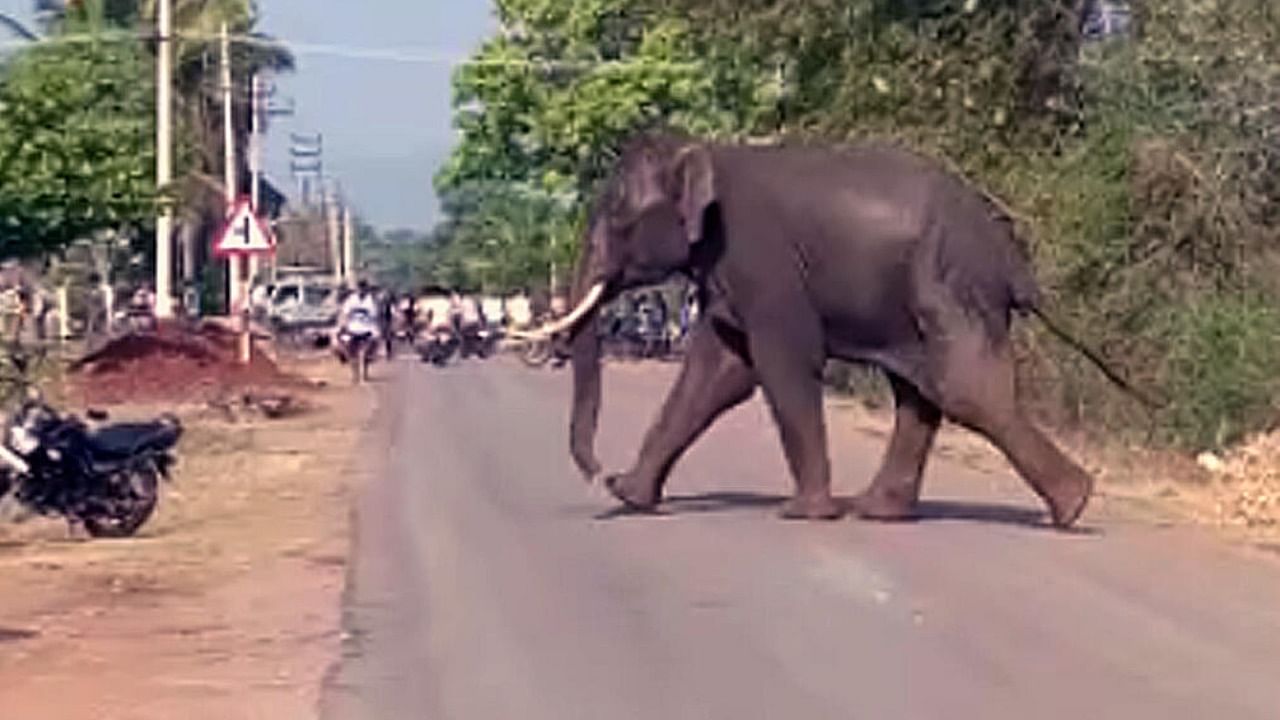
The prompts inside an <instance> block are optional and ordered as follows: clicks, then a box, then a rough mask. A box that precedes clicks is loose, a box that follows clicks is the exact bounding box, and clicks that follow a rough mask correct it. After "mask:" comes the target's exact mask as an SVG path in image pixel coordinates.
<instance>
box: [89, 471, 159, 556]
mask: <svg viewBox="0 0 1280 720" xmlns="http://www.w3.org/2000/svg"><path fill="white" fill-rule="evenodd" d="M125 473H126V476H127V479H128V485H127V488H126V490H127V492H128V495H129V497H127V498H120V499H117V500H116V501H115V502H114V503H112V505H113V507H112V508H111V510H110V511H107V512H103V513H101V514H95V515H90V516H88V517H85V518H83V521H84V528H85V530H87V531H88V532H89V535H91V536H92V537H95V538H126V537H132V536H133V534H134V533H136V532H138V528H140V527H142V525H143V524H144V523H146V522H147V520H149V519H150V518H151V513H153V512H155V509H156V502H157V501H158V500H159V499H160V473H159V471H158V470H157V469H156V466H155V463H154V462H152V461H150V460H147V461H146V462H144V463H139V464H136V465H134V466H133V467H130V468H129V469H128V470H126V471H125Z"/></svg>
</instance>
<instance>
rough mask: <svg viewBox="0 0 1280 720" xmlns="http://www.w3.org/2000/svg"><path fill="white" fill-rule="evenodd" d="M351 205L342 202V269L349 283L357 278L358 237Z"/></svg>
mask: <svg viewBox="0 0 1280 720" xmlns="http://www.w3.org/2000/svg"><path fill="white" fill-rule="evenodd" d="M352 224H353V223H352V222H351V207H350V206H349V205H347V204H346V203H343V204H342V270H343V274H344V275H345V276H346V280H347V282H348V283H352V282H354V281H355V279H356V238H355V234H354V232H353V231H352Z"/></svg>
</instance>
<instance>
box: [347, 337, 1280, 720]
mask: <svg viewBox="0 0 1280 720" xmlns="http://www.w3.org/2000/svg"><path fill="white" fill-rule="evenodd" d="M375 371H376V372H379V373H381V374H382V376H383V377H384V378H386V379H385V380H384V381H383V383H382V386H381V387H380V388H379V392H381V393H382V394H383V408H382V412H381V419H380V420H379V421H378V426H377V427H375V428H372V429H371V430H370V438H371V439H370V454H371V458H375V460H373V461H376V462H382V463H384V465H385V467H383V470H382V472H381V479H380V481H378V482H376V483H374V484H372V485H371V486H370V487H369V488H368V490H367V491H366V493H365V495H364V497H363V498H362V499H361V501H360V504H359V507H358V510H357V512H358V522H357V535H356V539H355V542H356V550H355V561H354V564H353V567H352V571H351V575H350V582H349V587H348V591H347V597H346V610H345V620H346V626H347V636H346V643H345V653H344V657H343V658H342V660H341V662H340V663H338V664H337V665H336V666H335V668H334V670H333V672H332V673H331V676H330V678H329V680H328V683H327V687H326V691H325V696H324V701H323V708H322V715H323V717H324V718H326V719H327V720H335V719H340V720H347V719H365V718H368V719H375V718H376V719H377V720H399V719H402V718H403V719H405V720H409V719H414V720H421V719H429V720H435V719H452V718H460V719H464V720H488V719H491V718H492V719H504V720H505V719H513V718H519V719H521V720H525V719H528V720H542V719H544V718H545V719H547V720H552V719H555V720H570V719H577V718H582V719H584V720H588V719H589V720H613V719H618V720H622V719H630V718H637V719H638V718H645V719H651V718H691V719H692V718H698V719H706V718H716V719H719V718H726V719H729V718H733V719H734V720H742V719H747V718H872V719H879V718H922V719H933V718H950V719H957V718H982V719H984V720H997V719H1001V718H1038V719H1048V718H1076V719H1078V718H1089V719H1090V720H1101V719H1107V718H1125V719H1126V720H1133V719H1135V718H1160V719H1161V720H1169V719H1173V718H1223V719H1226V718H1231V719H1246V718H1268V719H1274V718H1277V717H1280V563H1276V562H1274V561H1273V560H1271V559H1270V558H1268V557H1267V556H1265V555H1264V554H1256V555H1255V554H1254V553H1250V552H1246V551H1244V550H1242V549H1240V548H1235V547H1230V546H1227V545H1226V544H1224V543H1222V542H1219V541H1217V540H1214V539H1212V538H1208V537H1205V536H1203V535H1202V534H1198V533H1196V532H1193V531H1189V530H1180V529H1172V528H1160V527H1156V526H1153V525H1151V524H1149V523H1145V524H1144V523H1142V522H1137V521H1126V520H1124V519H1122V518H1118V517H1111V516H1110V513H1109V512H1107V511H1106V509H1105V508H1103V509H1102V510H1100V511H1094V512H1091V513H1088V514H1086V516H1085V526H1086V531H1085V532H1081V533H1077V534H1063V533H1059V532H1055V531H1052V530H1049V529H1047V528H1045V527H1044V526H1043V525H1042V519H1041V512H1040V507H1039V505H1038V503H1037V502H1036V501H1035V500H1034V498H1033V497H1032V496H1031V494H1030V493H1029V492H1028V491H1027V490H1025V489H1024V488H1023V487H1022V486H1021V485H1020V484H1018V482H1017V481H1016V479H1014V478H1012V476H1010V475H1009V474H1008V472H1007V471H1000V472H996V473H991V472H982V471H978V470H975V469H972V468H970V467H968V466H966V465H964V464H961V463H958V462H956V461H954V460H946V459H939V458H935V460H934V462H933V463H932V464H931V466H930V471H929V476H928V480H927V483H926V494H927V496H928V497H929V502H928V504H927V505H926V518H925V519H924V520H923V521H921V522H917V523H912V524H905V525H878V524H869V523H863V522H858V521H856V520H846V521H840V522H836V523H831V524H803V523H802V524H793V523H787V522H783V521H781V520H776V519H775V518H774V512H775V510H776V508H777V505H778V504H779V503H780V502H781V501H782V499H783V497H782V496H783V494H785V493H786V492H787V490H788V487H789V480H788V478H787V475H786V472H785V468H784V464H783V460H782V456H781V453H780V450H779V444H778V441H777V439H776V437H775V435H774V431H773V427H772V425H771V424H770V423H769V421H768V418H767V415H766V414H765V412H764V410H763V407H762V405H761V404H760V403H759V402H758V401H757V402H753V404H751V405H749V406H747V407H744V408H741V409H740V410H738V411H736V412H735V413H733V414H731V415H730V416H727V417H725V418H723V419H722V420H721V422H720V424H719V425H717V426H716V427H715V428H713V430H712V432H711V433H709V434H708V435H707V436H706V437H705V438H703V439H702V441H701V442H700V443H699V444H698V445H697V446H696V448H695V450H694V451H693V452H692V453H691V454H690V456H689V457H688V458H687V459H686V460H685V461H684V462H683V463H682V464H681V465H680V466H679V468H678V470H677V473H676V475H675V477H674V478H673V480H672V482H671V485H670V488H669V491H670V493H671V494H672V496H673V498H674V499H673V501H672V502H671V503H670V505H669V507H668V508H667V513H666V514H664V515H662V516H658V517H637V516H615V515H613V514H611V513H610V512H609V511H610V510H611V508H613V507H614V506H613V504H612V503H611V502H610V500H609V499H608V498H607V496H606V495H605V494H604V492H603V491H602V490H601V489H599V488H588V487H587V486H586V485H585V484H584V483H583V482H582V481H581V480H580V479H579V477H578V475H577V474H576V473H575V472H574V471H573V470H572V468H571V464H570V460H569V457H568V452H567V440H566V432H567V430H566V428H567V424H568V423H567V416H568V399H569V381H568V374H567V373H566V372H555V371H551V370H543V371H532V370H528V369H525V368H523V367H521V366H519V365H516V364H513V363H508V362H505V361H491V362H489V363H487V364H470V365H464V366H459V367H453V368H449V369H446V370H433V369H430V368H427V367H424V366H421V365H418V364H416V363H409V362H403V363H400V364H398V366H397V367H395V368H392V367H390V366H387V365H382V366H378V367H376V368H375ZM671 377H672V375H671V371H670V370H669V369H642V368H639V367H623V368H611V369H610V370H608V371H607V375H606V383H605V412H604V417H603V425H602V433H601V435H602V437H601V451H602V452H601V455H602V458H603V459H605V460H606V462H607V463H608V464H610V465H611V466H612V467H619V466H621V465H623V464H624V463H626V462H627V461H628V460H629V459H630V457H631V454H632V452H633V448H634V447H635V446H636V445H637V444H638V442H639V438H640V436H641V434H642V433H643V431H644V428H645V427H646V426H647V424H648V422H649V420H650V418H651V416H652V414H653V413H654V412H655V410H656V408H657V406H658V403H659V402H660V401H661V399H662V396H663V393H664V392H665V389H666V387H667V385H668V384H669V382H670V380H671ZM831 426H832V428H831V430H832V435H833V461H834V467H835V473H836V475H837V477H838V481H837V482H838V491H839V492H840V493H842V494H846V495H847V494H852V493H854V492H856V491H857V490H859V489H860V488H861V486H862V485H863V484H864V483H865V482H866V481H867V479H868V478H869V477H870V475H871V473H872V472H873V471H874V469H875V465H876V462H877V460H878V458H879V456H880V453H881V451H882V447H883V439H881V438H876V437H872V436H870V435H868V434H867V433H865V432H856V431H854V430H852V429H849V428H847V427H845V426H844V425H843V424H842V423H841V422H840V421H839V420H838V419H837V420H833V421H832V422H831ZM384 453H385V461H383V460H377V459H376V458H379V457H381V456H382V455H383V454H384Z"/></svg>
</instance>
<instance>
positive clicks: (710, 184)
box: [674, 145, 717, 244]
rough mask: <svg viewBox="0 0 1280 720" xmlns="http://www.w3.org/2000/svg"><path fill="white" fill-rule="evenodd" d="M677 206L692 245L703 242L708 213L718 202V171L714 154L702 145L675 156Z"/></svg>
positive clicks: (686, 149) (689, 148)
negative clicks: (716, 172)
mask: <svg viewBox="0 0 1280 720" xmlns="http://www.w3.org/2000/svg"><path fill="white" fill-rule="evenodd" d="M674 176H675V186H676V187H675V192H676V194H677V196H678V197H677V200H676V204H677V205H678V206H679V208H680V216H681V217H682V218H683V219H684V229H685V234H686V235H687V236H688V240H689V243H690V244H693V243H696V242H698V241H699V240H701V239H702V234H703V231H704V229H705V219H706V215H707V210H709V209H710V208H711V205H712V204H713V203H715V201H716V199H717V198H716V177H715V168H713V167H712V165H711V153H710V152H708V151H707V148H705V147H704V146H702V145H690V146H689V147H686V148H684V149H683V150H681V151H680V152H678V153H677V154H676V157H675V173H674Z"/></svg>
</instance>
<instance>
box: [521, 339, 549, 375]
mask: <svg viewBox="0 0 1280 720" xmlns="http://www.w3.org/2000/svg"><path fill="white" fill-rule="evenodd" d="M550 359H551V343H549V342H547V341H546V340H530V341H529V344H528V345H526V346H525V348H524V352H522V353H520V360H521V361H523V362H524V364H525V365H528V366H529V367H534V368H536V367H542V366H543V365H546V364H547V361H548V360H550Z"/></svg>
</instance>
